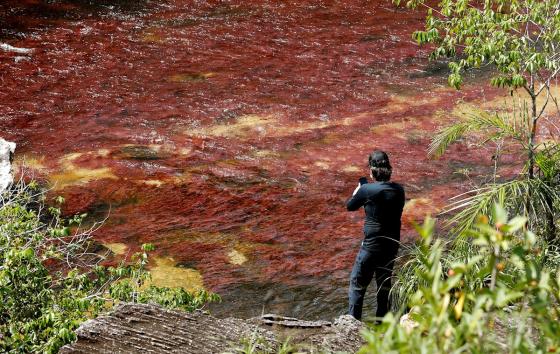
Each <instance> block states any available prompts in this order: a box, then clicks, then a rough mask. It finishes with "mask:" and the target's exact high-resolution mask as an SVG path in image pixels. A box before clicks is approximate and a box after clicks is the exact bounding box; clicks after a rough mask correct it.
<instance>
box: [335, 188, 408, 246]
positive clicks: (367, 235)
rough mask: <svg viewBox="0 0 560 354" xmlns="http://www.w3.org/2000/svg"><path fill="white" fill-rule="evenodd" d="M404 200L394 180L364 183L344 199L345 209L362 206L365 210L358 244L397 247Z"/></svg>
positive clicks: (402, 190)
mask: <svg viewBox="0 0 560 354" xmlns="http://www.w3.org/2000/svg"><path fill="white" fill-rule="evenodd" d="M404 200H405V195H404V188H403V187H402V186H401V185H400V184H398V183H394V182H375V183H366V184H364V185H362V186H361V187H360V189H358V191H357V192H356V194H355V195H353V196H352V198H350V199H349V200H348V202H347V203H346V208H347V209H348V210H349V211H354V210H358V209H360V208H361V207H362V206H363V207H364V210H365V213H366V218H365V222H364V242H363V243H362V247H364V248H366V249H370V250H372V249H375V248H376V247H378V246H380V247H383V248H386V247H390V248H392V247H395V249H398V241H400V233H401V216H402V211H403V208H404Z"/></svg>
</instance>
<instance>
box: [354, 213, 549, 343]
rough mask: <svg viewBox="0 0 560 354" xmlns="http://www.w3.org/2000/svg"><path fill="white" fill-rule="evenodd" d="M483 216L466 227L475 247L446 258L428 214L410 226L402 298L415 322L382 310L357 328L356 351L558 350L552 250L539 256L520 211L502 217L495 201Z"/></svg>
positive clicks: (541, 251)
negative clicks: (411, 286)
mask: <svg viewBox="0 0 560 354" xmlns="http://www.w3.org/2000/svg"><path fill="white" fill-rule="evenodd" d="M491 220H494V222H493V223H492V224H491V223H490V222H489V218H488V217H481V218H479V220H478V222H477V223H476V224H475V226H474V227H473V229H472V230H469V231H468V235H469V236H470V237H471V239H472V241H473V244H474V246H476V247H478V254H473V255H472V256H471V257H468V258H467V259H465V260H460V259H458V260H456V261H453V262H450V261H449V260H451V258H447V260H446V259H445V257H444V244H443V241H442V240H441V239H436V240H434V238H433V227H434V221H433V220H432V219H427V220H426V222H425V223H424V225H423V226H422V227H420V228H418V231H419V233H420V236H421V238H422V239H421V242H420V244H419V245H418V248H417V251H416V252H417V256H418V260H417V263H418V264H419V267H418V268H417V269H416V279H418V285H417V290H416V291H415V292H414V294H413V295H412V296H411V298H410V299H409V301H408V306H409V307H410V308H411V309H412V311H411V312H410V313H409V316H410V317H411V318H412V319H413V321H414V322H415V325H416V327H414V328H411V327H409V328H405V327H403V326H401V325H400V324H399V319H398V316H395V315H393V314H388V315H386V316H385V317H384V319H383V322H382V324H381V325H380V326H378V327H374V328H372V329H371V330H369V331H367V333H365V337H366V340H367V344H366V345H365V346H364V347H363V348H362V349H361V350H360V353H444V352H446V353H459V352H465V353H492V352H504V351H505V352H512V353H546V352H555V351H557V350H558V348H559V346H560V337H559V336H558V333H560V322H559V321H558V319H559V315H560V307H559V305H558V304H559V301H560V268H559V267H558V263H557V262H555V259H557V257H558V256H557V255H555V256H554V257H544V256H543V255H544V253H546V252H547V251H543V247H542V245H540V244H539V243H538V242H537V238H536V237H535V235H534V234H533V233H532V232H530V231H527V230H526V229H525V226H526V222H527V219H526V218H524V217H515V218H513V219H511V220H508V217H507V215H506V212H505V211H504V209H502V208H501V207H498V206H496V207H495V208H494V213H493V217H492V218H491ZM552 252H554V251H552ZM547 259H548V260H547ZM550 259H552V261H551V260H550ZM472 282H474V284H478V285H476V286H473V285H472V284H473V283H472Z"/></svg>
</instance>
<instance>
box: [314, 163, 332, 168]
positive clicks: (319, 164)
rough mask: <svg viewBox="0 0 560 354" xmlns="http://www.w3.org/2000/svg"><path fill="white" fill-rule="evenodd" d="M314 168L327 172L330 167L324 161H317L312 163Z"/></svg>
mask: <svg viewBox="0 0 560 354" xmlns="http://www.w3.org/2000/svg"><path fill="white" fill-rule="evenodd" d="M314 165H315V166H317V167H319V168H322V169H323V170H328V169H329V168H330V165H329V164H328V163H327V162H325V161H317V162H315V163H314Z"/></svg>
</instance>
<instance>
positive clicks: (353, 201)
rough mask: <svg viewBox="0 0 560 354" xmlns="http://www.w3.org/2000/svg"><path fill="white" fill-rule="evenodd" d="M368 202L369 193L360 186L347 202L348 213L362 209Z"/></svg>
mask: <svg viewBox="0 0 560 354" xmlns="http://www.w3.org/2000/svg"><path fill="white" fill-rule="evenodd" d="M366 201H367V193H366V190H365V188H363V186H358V187H357V188H356V189H355V190H354V194H353V195H352V197H351V198H350V199H348V201H347V202H346V209H348V211H355V210H358V209H360V208H361V207H362V206H363V205H364V204H365V203H366Z"/></svg>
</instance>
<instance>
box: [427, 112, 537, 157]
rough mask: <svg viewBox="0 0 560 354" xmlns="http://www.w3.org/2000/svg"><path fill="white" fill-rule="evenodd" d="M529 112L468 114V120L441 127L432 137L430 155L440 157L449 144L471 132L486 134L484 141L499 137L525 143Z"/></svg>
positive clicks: (429, 148)
mask: <svg viewBox="0 0 560 354" xmlns="http://www.w3.org/2000/svg"><path fill="white" fill-rule="evenodd" d="M527 117H528V114H527V113H526V112H524V113H521V114H518V113H517V112H515V111H514V112H512V113H507V112H501V113H497V112H495V113H488V112H484V111H481V112H477V113H473V114H470V115H468V118H467V120H465V121H462V122H459V123H456V124H453V125H450V126H448V127H446V128H443V129H441V130H440V131H439V132H438V133H437V134H436V135H435V136H434V138H433V139H432V141H431V143H430V146H429V147H428V155H430V156H433V157H436V158H437V157H440V156H441V155H443V154H444V153H445V151H446V150H447V149H448V148H449V146H450V145H451V144H453V143H455V142H456V141H457V140H459V139H461V138H462V137H464V136H465V135H466V134H467V133H470V132H481V133H483V134H484V137H483V139H482V140H483V141H490V140H497V139H504V138H509V139H514V140H517V141H519V142H520V143H521V144H522V145H525V141H527V139H528V137H527V132H528V131H529V129H528V120H527Z"/></svg>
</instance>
